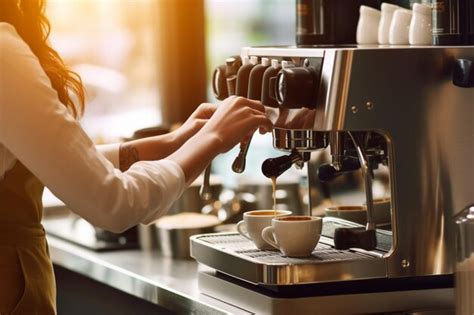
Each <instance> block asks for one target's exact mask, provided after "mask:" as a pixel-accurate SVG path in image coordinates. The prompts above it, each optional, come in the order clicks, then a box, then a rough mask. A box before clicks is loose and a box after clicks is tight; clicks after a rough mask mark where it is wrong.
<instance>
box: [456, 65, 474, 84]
mask: <svg viewBox="0 0 474 315" xmlns="http://www.w3.org/2000/svg"><path fill="white" fill-rule="evenodd" d="M453 84H454V85H456V86H459V87H464V88H469V87H474V65H473V62H472V61H471V60H467V59H457V60H456V62H455V64H454V70H453Z"/></svg>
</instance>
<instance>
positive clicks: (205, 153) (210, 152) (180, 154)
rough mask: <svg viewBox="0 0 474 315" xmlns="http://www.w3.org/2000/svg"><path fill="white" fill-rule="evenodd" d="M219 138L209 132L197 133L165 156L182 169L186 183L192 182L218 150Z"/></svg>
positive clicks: (220, 144) (219, 145)
mask: <svg viewBox="0 0 474 315" xmlns="http://www.w3.org/2000/svg"><path fill="white" fill-rule="evenodd" d="M221 141H222V140H221V139H220V138H219V137H217V136H215V135H211V134H209V133H197V134H196V135H195V136H193V137H192V138H191V139H189V141H187V142H186V143H185V144H183V145H182V146H181V147H180V148H179V149H178V150H177V151H176V152H174V153H173V154H171V155H170V156H168V157H167V159H168V160H172V161H174V162H176V163H177V164H178V165H179V166H180V167H181V169H182V170H183V173H184V176H185V179H186V184H187V185H189V184H190V183H192V182H193V181H194V180H195V179H196V178H197V177H198V176H199V175H200V174H201V173H202V172H203V171H204V169H205V168H206V167H207V165H208V164H209V163H210V162H211V161H212V159H214V157H216V156H217V155H218V154H219V153H220V152H219V148H220V147H221V146H222V143H221Z"/></svg>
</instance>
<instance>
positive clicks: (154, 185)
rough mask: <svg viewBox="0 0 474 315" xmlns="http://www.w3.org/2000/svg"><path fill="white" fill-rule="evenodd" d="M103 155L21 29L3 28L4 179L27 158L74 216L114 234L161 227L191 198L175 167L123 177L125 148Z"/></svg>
mask: <svg viewBox="0 0 474 315" xmlns="http://www.w3.org/2000/svg"><path fill="white" fill-rule="evenodd" d="M100 151H101V152H99V151H98V150H97V149H96V147H95V146H94V144H93V143H92V141H91V139H90V138H89V137H88V136H87V135H86V134H85V132H84V131H83V130H82V129H81V127H80V125H79V124H78V122H77V121H76V120H75V119H74V118H73V117H72V116H71V115H70V114H69V112H68V110H67V108H66V107H65V106H64V105H62V104H61V103H60V101H59V99H58V96H57V93H56V91H55V90H54V89H53V88H52V87H51V82H50V80H49V78H48V77H47V75H46V73H45V72H44V71H43V69H42V68H41V66H40V63H39V61H38V59H37V58H36V56H35V55H34V54H33V53H32V51H31V50H30V48H29V47H28V45H27V44H26V43H25V42H24V41H23V40H22V39H21V37H20V36H19V35H18V34H17V32H16V30H15V28H14V27H13V26H12V25H10V24H7V23H0V181H1V180H2V179H3V178H4V176H5V173H6V172H8V170H10V169H11V168H12V167H13V166H14V164H15V162H16V161H17V160H19V161H21V162H22V163H23V164H24V165H25V166H26V167H27V168H28V169H29V170H30V171H31V172H32V173H33V174H34V175H35V176H37V177H38V179H39V180H41V182H43V184H44V185H45V186H46V187H48V188H49V189H50V190H51V191H52V192H53V193H54V194H55V195H56V196H57V197H58V198H59V199H61V200H62V201H63V202H64V203H65V204H66V205H67V206H68V207H69V208H70V209H71V210H72V211H74V212H76V213H77V214H79V215H80V216H82V217H83V218H85V219H86V220H88V221H89V222H90V223H92V224H93V225H95V226H98V227H102V228H104V229H108V230H111V231H114V232H119V231H123V230H125V229H127V228H129V227H131V226H133V225H136V224H138V223H145V224H146V223H151V222H153V221H154V220H156V219H157V218H158V217H160V216H161V215H163V214H165V213H166V211H167V209H168V208H169V207H170V206H171V204H172V203H173V202H174V201H175V200H176V199H177V198H179V196H180V195H181V194H182V193H183V190H184V188H185V178H184V174H183V171H182V169H181V167H180V166H179V165H178V164H176V163H175V162H173V161H170V160H160V161H141V162H137V163H135V164H133V165H132V166H131V167H130V169H129V170H127V171H126V172H121V171H120V170H119V169H118V168H117V167H118V165H117V164H118V145H111V146H104V147H102V148H100ZM1 202H2V201H1V200H0V203H1Z"/></svg>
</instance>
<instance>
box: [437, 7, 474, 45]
mask: <svg viewBox="0 0 474 315" xmlns="http://www.w3.org/2000/svg"><path fill="white" fill-rule="evenodd" d="M432 14H433V24H432V25H433V28H432V34H433V45H439V46H443V45H470V44H474V1H472V0H433V9H432Z"/></svg>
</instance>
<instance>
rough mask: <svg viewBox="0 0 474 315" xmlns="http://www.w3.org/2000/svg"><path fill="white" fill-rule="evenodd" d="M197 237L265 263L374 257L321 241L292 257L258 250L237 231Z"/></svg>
mask: <svg viewBox="0 0 474 315" xmlns="http://www.w3.org/2000/svg"><path fill="white" fill-rule="evenodd" d="M198 239H199V240H200V241H202V242H204V243H208V244H209V245H211V246H212V247H214V248H215V249H216V250H219V251H223V252H226V253H229V254H233V255H237V256H240V257H242V258H245V259H246V260H252V261H254V262H256V263H261V264H266V265H268V264H284V265H288V264H291V265H296V264H318V263H325V262H335V261H347V260H360V259H375V257H372V256H369V255H366V254H363V253H359V252H355V251H351V250H337V249H334V248H333V247H331V246H329V245H326V244H324V243H322V242H319V243H318V246H317V247H316V248H315V250H314V251H313V253H312V255H311V256H309V257H303V258H293V257H287V256H284V255H283V254H281V253H280V252H279V251H276V250H275V251H270V250H259V249H257V248H256V247H255V245H254V244H253V243H252V242H251V241H249V240H247V239H246V238H245V237H243V236H241V235H240V234H237V233H225V234H224V233H222V234H204V235H199V236H198Z"/></svg>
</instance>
